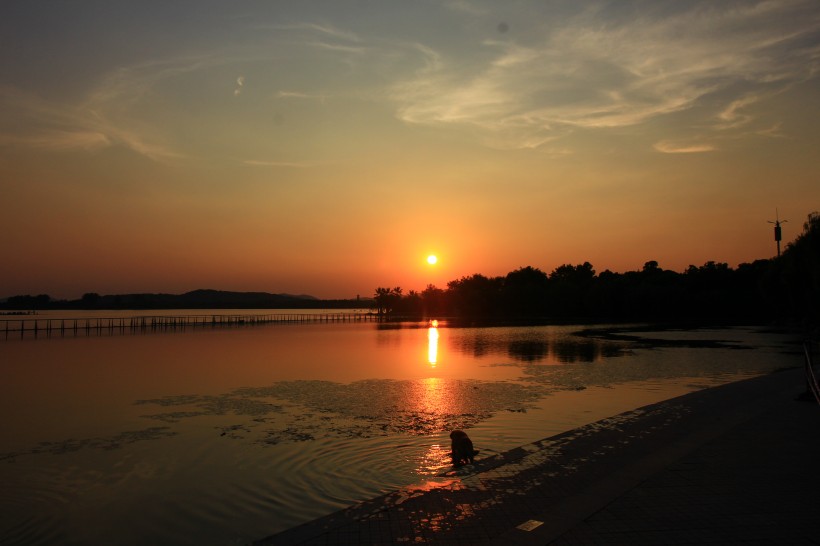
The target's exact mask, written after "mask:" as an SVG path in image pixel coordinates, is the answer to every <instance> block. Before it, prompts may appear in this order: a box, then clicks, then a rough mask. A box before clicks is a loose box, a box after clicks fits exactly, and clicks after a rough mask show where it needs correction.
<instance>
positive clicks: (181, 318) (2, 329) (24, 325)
mask: <svg viewBox="0 0 820 546" xmlns="http://www.w3.org/2000/svg"><path fill="white" fill-rule="evenodd" d="M382 320H384V317H383V316H381V315H378V314H376V313H370V312H366V311H363V312H339V313H272V314H265V315H256V314H247V315H177V316H164V315H156V316H133V317H109V318H105V317H88V318H3V319H0V336H5V337H6V338H9V337H11V336H17V335H19V336H20V337H25V336H26V335H29V336H34V337H40V336H46V337H48V336H55V335H58V336H66V335H74V336H76V335H91V334H109V333H112V334H113V333H137V332H152V331H165V330H185V329H192V328H217V327H225V326H233V327H238V326H254V325H261V324H305V323H316V322H379V321H382Z"/></svg>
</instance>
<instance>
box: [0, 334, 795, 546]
mask: <svg viewBox="0 0 820 546" xmlns="http://www.w3.org/2000/svg"><path fill="white" fill-rule="evenodd" d="M596 328H597V329H598V330H597V331H595V332H592V333H588V334H585V335H577V333H578V332H579V331H581V330H583V329H584V327H583V326H520V327H512V326H505V327H485V328H462V327H448V325H447V324H446V323H445V322H441V323H440V324H439V325H438V327H437V328H433V327H431V326H430V325H429V324H428V323H418V324H417V323H404V324H399V325H384V324H375V323H344V324H306V325H268V326H253V327H238V328H223V329H207V330H206V329H202V330H196V329H194V330H190V331H185V332H177V333H171V332H159V333H152V334H144V335H143V334H135V335H114V336H97V337H95V336H90V337H82V336H79V337H65V338H62V337H56V338H51V339H36V340H35V339H30V338H23V339H9V340H5V341H2V342H0V368H2V369H0V372H2V374H3V377H4V380H3V382H2V386H0V410H2V414H3V419H2V421H0V437H2V438H3V443H2V447H0V542H2V543H3V544H45V543H74V544H99V543H118V544H147V543H151V544H246V543H248V542H251V541H253V540H254V539H259V538H262V537H264V536H268V535H270V534H273V533H275V532H278V531H282V530H284V529H287V528H289V527H292V526H294V525H298V524H300V523H303V522H305V521H309V520H311V519H313V518H316V517H319V516H322V515H324V514H327V513H330V512H332V511H334V510H337V509H340V508H344V507H345V506H349V505H351V504H353V503H355V502H357V501H362V500H365V499H367V498H370V497H373V496H376V495H379V494H382V493H385V492H388V491H391V490H394V489H397V488H401V487H407V486H414V485H417V486H425V484H429V483H432V484H435V483H437V482H438V481H441V480H444V479H452V476H450V477H449V478H445V476H447V475H448V474H452V472H451V470H452V467H451V464H450V460H449V457H448V451H449V439H448V438H447V436H448V434H449V431H450V430H452V429H455V428H461V429H465V430H467V431H468V432H469V434H470V436H471V437H472V439H473V441H474V443H475V445H476V447H477V448H479V449H480V450H481V453H480V455H479V458H481V457H486V456H490V455H492V454H494V453H499V452H503V451H506V450H508V449H511V448H513V447H516V446H518V445H522V444H526V443H529V442H532V441H535V440H538V439H541V438H545V437H548V436H551V435H553V434H557V433H560V432H563V431H566V430H570V429H572V428H575V427H578V426H581V425H584V424H587V423H590V422H593V421H596V420H598V419H601V418H604V417H608V416H611V415H615V414H617V413H620V412H623V411H627V410H630V409H634V408H637V407H640V406H643V405H646V404H650V403H653V402H657V401H660V400H665V399H668V398H671V397H674V396H678V395H680V394H684V393H686V392H691V391H693V390H697V389H702V388H707V387H709V386H713V385H717V384H721V383H725V382H729V381H736V380H739V379H743V378H747V377H751V376H754V375H759V374H763V373H769V372H771V371H773V370H776V369H780V368H785V367H795V366H799V365H800V364H801V356H800V354H799V351H798V350H797V347H796V346H795V345H794V344H793V343H792V340H791V339H790V337H789V336H786V335H784V334H778V333H772V332H763V331H758V330H756V329H754V328H728V329H698V330H685V331H684V330H663V331H649V329H648V328H647V329H646V330H645V331H641V329H640V328H629V329H627V330H624V331H620V332H619V334H620V335H617V336H606V335H600V332H607V331H611V330H612V328H607V327H605V326H604V327H601V326H596ZM619 330H623V329H619ZM456 478H458V476H456Z"/></svg>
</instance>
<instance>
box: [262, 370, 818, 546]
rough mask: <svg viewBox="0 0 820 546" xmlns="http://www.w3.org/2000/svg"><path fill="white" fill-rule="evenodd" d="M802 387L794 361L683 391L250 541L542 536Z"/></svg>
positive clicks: (554, 534)
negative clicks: (449, 477)
mask: <svg viewBox="0 0 820 546" xmlns="http://www.w3.org/2000/svg"><path fill="white" fill-rule="evenodd" d="M804 388H805V384H804V382H803V377H802V374H801V370H800V369H799V368H790V369H786V370H782V371H778V372H773V373H770V374H767V375H763V376H759V377H755V378H750V379H746V380H743V381H738V382H734V383H729V384H726V385H721V386H717V387H712V388H708V389H704V390H702V391H696V392H692V393H688V394H685V395H682V396H679V397H676V398H672V399H669V400H666V401H663V402H659V403H656V404H651V405H648V406H644V407H641V408H638V409H636V410H632V411H628V412H625V413H621V414H618V415H615V416H612V417H609V418H606V419H603V420H600V421H596V422H594V423H591V424H589V425H585V426H583V427H580V428H577V429H574V430H571V431H568V432H564V433H561V434H558V435H555V436H551V437H548V438H545V439H543V440H539V441H537V442H533V443H531V444H526V445H523V446H520V447H518V448H514V449H512V450H510V451H507V452H505V453H503V454H500V455H495V456H493V457H489V458H488V459H483V460H479V461H477V462H476V464H475V465H474V467H472V468H469V469H468V470H466V471H463V472H458V473H456V474H455V475H454V476H453V481H452V482H451V483H448V484H444V485H441V486H429V487H428V488H426V489H425V487H424V486H422V487H411V488H405V489H401V490H397V491H393V492H391V493H388V494H386V495H383V496H380V497H377V498H374V499H370V500H367V501H364V502H362V503H358V504H356V505H353V506H351V507H348V508H346V509H344V510H341V511H339V512H336V513H333V514H329V515H327V516H324V517H321V518H319V519H317V520H314V521H312V522H308V523H305V524H302V525H299V526H297V527H294V528H291V529H288V530H285V531H283V532H281V533H278V534H275V535H272V536H269V537H266V538H263V539H261V540H259V541H257V542H254V544H259V545H265V544H277V545H279V544H283V545H288V544H318V543H325V542H327V543H338V544H356V543H368V544H371V543H372V544H378V543H391V542H392V543H395V542H404V541H414V540H417V538H416V537H421V538H422V541H424V542H427V543H439V542H442V543H447V542H448V541H457V540H458V539H459V538H461V539H462V540H463V539H465V537H471V538H470V540H471V541H472V542H473V543H488V544H489V543H494V542H495V541H498V543H507V544H509V543H521V544H530V543H532V544H536V543H537V544H546V543H548V542H549V541H551V540H554V539H557V538H558V537H559V536H561V534H563V533H565V532H568V531H569V530H570V529H571V528H572V527H573V526H575V525H578V524H579V523H580V522H582V521H583V520H584V519H585V518H587V517H589V516H590V515H592V514H594V513H595V512H597V511H598V510H600V509H601V508H603V507H604V506H606V505H607V504H609V503H611V502H612V501H613V500H615V499H617V498H619V497H620V496H622V495H623V494H624V493H625V492H627V491H629V490H631V489H633V488H634V487H636V486H637V485H639V484H640V483H641V482H643V481H644V480H646V479H647V478H648V477H649V476H651V475H652V474H653V473H657V472H660V471H661V470H663V469H664V468H665V467H667V466H669V465H670V464H672V463H674V462H675V461H677V460H679V459H681V458H682V457H684V456H686V455H687V454H689V453H691V452H693V451H694V450H695V449H697V448H699V447H701V446H703V445H705V444H706V443H708V442H710V441H712V440H714V439H716V438H720V437H721V436H722V435H725V434H726V433H727V432H728V431H730V430H732V429H733V428H735V427H738V426H742V425H743V424H746V423H749V422H751V421H754V420H755V419H758V418H760V417H761V416H763V415H765V414H766V413H767V412H774V411H776V410H778V409H781V410H782V409H783V408H784V407H786V408H787V409H795V407H799V406H802V409H805V408H808V407H812V406H814V407H813V408H812V409H815V410H816V409H817V408H816V405H815V404H810V403H805V402H795V401H794V400H795V398H796V397H797V396H798V395H799V394H800V393H801V391H802V390H803V389H804ZM786 402H788V403H789V404H791V405H792V406H795V405H796V406H795V407H791V408H790V407H789V404H786ZM816 414H817V418H818V421H820V411H818V412H816ZM815 443H817V444H818V448H820V441H816V442H815ZM528 521H537V522H541V523H540V524H539V525H537V527H536V528H534V529H533V530H531V531H523V530H521V529H519V528H517V526H519V525H522V524H525V523H526V522H528ZM374 533H375V534H374ZM352 537H357V538H356V539H355V540H352ZM522 541H523V542H522Z"/></svg>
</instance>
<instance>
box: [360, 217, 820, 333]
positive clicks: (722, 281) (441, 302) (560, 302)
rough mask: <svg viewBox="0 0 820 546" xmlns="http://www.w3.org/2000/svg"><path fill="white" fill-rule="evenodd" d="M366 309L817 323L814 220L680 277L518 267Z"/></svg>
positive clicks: (817, 223) (819, 221)
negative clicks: (778, 247) (763, 254)
mask: <svg viewBox="0 0 820 546" xmlns="http://www.w3.org/2000/svg"><path fill="white" fill-rule="evenodd" d="M374 302H375V303H374V308H375V309H376V310H377V312H378V313H380V314H384V315H386V316H391V315H394V316H399V315H400V316H413V317H431V318H432V317H443V316H448V317H461V318H469V319H504V318H511V319H512V318H529V319H555V320H578V319H591V320H613V321H623V320H655V321H658V320H663V321H667V320H669V321H673V320H674V321H677V320H688V319H692V320H703V319H715V320H731V321H744V322H750V321H751V322H772V321H775V320H781V321H783V320H789V321H801V322H804V323H806V324H813V325H817V324H818V323H820V321H819V320H818V319H819V318H820V214H818V213H817V212H814V213H812V214H810V215H809V216H808V219H807V221H806V223H805V224H804V226H803V232H802V233H801V234H800V235H799V236H798V237H797V238H796V239H795V240H794V241H793V242H792V243H790V244H789V245H787V247H786V249H785V251H784V252H783V253H782V254H781V255H780V256H779V257H777V258H772V259H762V260H756V261H754V262H752V263H744V264H740V265H739V266H738V267H737V268H734V269H733V268H731V267H729V266H728V264H726V263H719V262H713V261H710V262H707V263H705V264H703V265H702V266H694V265H690V266H689V267H688V268H687V269H686V270H685V271H683V272H682V273H678V272H675V271H671V270H667V269H663V268H662V267H660V265H659V264H658V262H657V261H654V260H652V261H648V262H646V263H645V264H644V265H643V268H642V269H641V270H639V271H629V272H626V273H613V272H612V271H609V270H606V271H602V272H601V273H596V271H595V269H594V268H593V266H592V264H590V263H589V262H584V263H582V264H579V265H571V264H565V265H561V266H559V267H557V268H555V269H554V270H553V271H552V272H550V273H549V274H547V273H545V272H544V271H541V270H540V269H538V268H535V267H532V266H527V267H521V268H519V269H516V270H515V271H511V272H509V273H507V274H506V275H505V276H498V277H487V276H484V275H481V274H474V275H471V276H466V277H461V278H460V279H456V280H453V281H450V282H448V283H447V288H446V289H442V288H437V287H436V286H434V285H428V286H427V287H426V288H425V289H424V290H422V291H421V292H417V291H414V290H410V291H408V292H406V293H405V292H404V291H403V290H402V288H401V287H394V288H385V287H379V288H377V289H376V292H375V295H374Z"/></svg>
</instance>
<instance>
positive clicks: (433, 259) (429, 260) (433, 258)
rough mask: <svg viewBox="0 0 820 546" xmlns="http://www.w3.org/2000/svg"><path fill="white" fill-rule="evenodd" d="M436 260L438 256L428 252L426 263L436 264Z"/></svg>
mask: <svg viewBox="0 0 820 546" xmlns="http://www.w3.org/2000/svg"><path fill="white" fill-rule="evenodd" d="M437 261H438V258H437V257H436V255H435V254H430V255H429V256H427V263H428V264H430V265H436V262H437Z"/></svg>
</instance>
